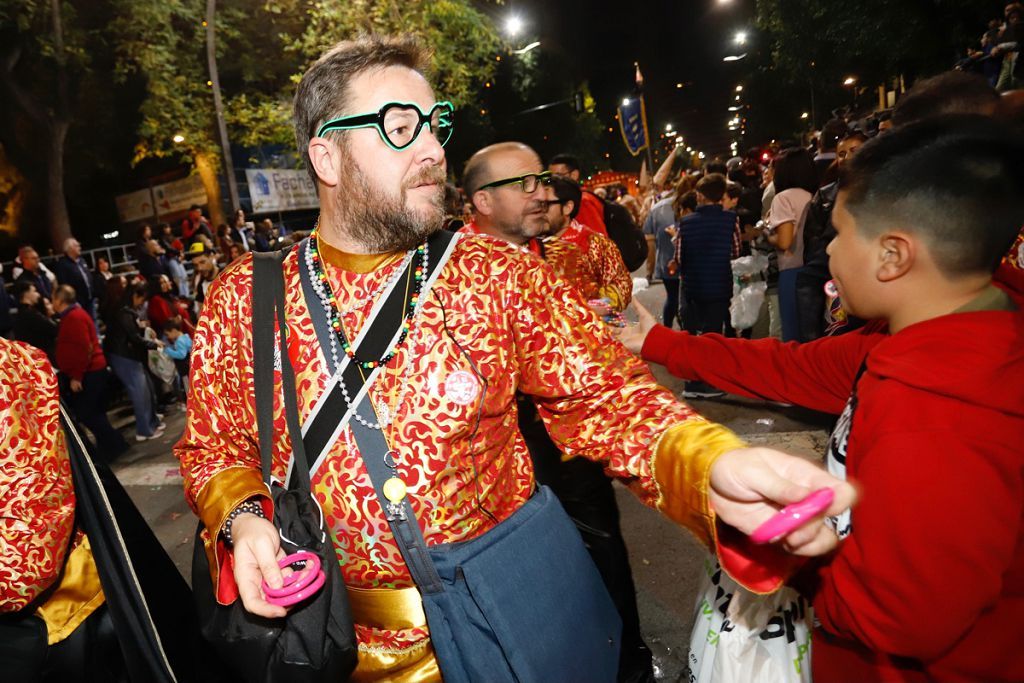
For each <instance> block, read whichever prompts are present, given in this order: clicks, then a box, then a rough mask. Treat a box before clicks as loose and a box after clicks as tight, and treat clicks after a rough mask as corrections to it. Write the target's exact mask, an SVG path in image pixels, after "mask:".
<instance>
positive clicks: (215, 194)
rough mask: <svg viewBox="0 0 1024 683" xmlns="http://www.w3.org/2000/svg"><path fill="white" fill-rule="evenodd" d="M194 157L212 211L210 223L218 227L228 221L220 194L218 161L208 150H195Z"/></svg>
mask: <svg viewBox="0 0 1024 683" xmlns="http://www.w3.org/2000/svg"><path fill="white" fill-rule="evenodd" d="M192 158H193V159H195V162H196V171H197V172H198V173H199V178H200V180H202V181H203V189H204V190H206V202H207V205H208V209H209V211H210V223H211V224H212V225H213V227H214V228H216V227H217V226H218V225H220V224H221V223H227V221H226V220H225V219H224V205H223V202H222V200H221V196H220V183H218V182H217V161H216V159H212V158H211V157H210V155H209V154H208V153H206V152H193V153H192Z"/></svg>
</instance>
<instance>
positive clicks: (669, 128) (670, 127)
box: [665, 123, 672, 133]
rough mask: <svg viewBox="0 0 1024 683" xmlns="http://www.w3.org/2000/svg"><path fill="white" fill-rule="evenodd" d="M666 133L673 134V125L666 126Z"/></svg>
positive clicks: (667, 124)
mask: <svg viewBox="0 0 1024 683" xmlns="http://www.w3.org/2000/svg"><path fill="white" fill-rule="evenodd" d="M665 132H666V133H671V132H672V124H671V123H666V124H665Z"/></svg>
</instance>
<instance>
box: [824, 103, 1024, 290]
mask: <svg viewBox="0 0 1024 683" xmlns="http://www.w3.org/2000/svg"><path fill="white" fill-rule="evenodd" d="M1021 188H1024V138H1022V137H1021V136H1020V135H1019V134H1017V133H1015V132H1013V131H1012V130H1011V129H1009V128H1007V127H1005V126H1004V125H1002V124H1000V123H998V122H996V121H994V120H992V119H991V118H988V117H985V116H971V115H950V116H942V117H933V118H930V119H926V120H924V121H921V122H919V123H915V124H911V125H908V126H905V127H903V128H895V129H893V131H891V132H890V133H888V134H887V135H882V136H879V137H877V138H875V139H873V140H870V141H868V142H867V143H865V144H864V145H863V146H862V147H861V148H860V149H859V150H857V154H855V155H854V156H853V157H852V158H851V159H850V161H849V162H847V163H846V164H844V165H843V167H842V169H841V171H840V179H839V189H840V191H841V192H843V194H844V196H845V202H846V208H847V210H848V211H849V212H850V213H851V214H852V215H853V216H854V217H855V218H856V219H857V229H858V230H859V231H861V232H863V233H865V234H867V235H878V234H879V233H881V232H882V231H883V230H884V229H885V228H886V227H887V226H898V227H900V228H902V229H906V230H909V231H912V232H914V233H916V234H919V235H921V236H922V237H923V238H924V240H925V241H926V243H927V245H928V248H929V251H930V253H931V255H932V257H933V258H934V259H935V262H936V264H937V265H938V267H939V268H940V269H941V270H942V271H943V272H944V273H945V274H947V275H952V276H956V275H964V274H971V273H981V272H988V273H991V272H993V271H994V270H995V269H996V267H997V266H998V265H999V262H1000V260H1001V259H1002V257H1003V255H1004V254H1005V253H1006V251H1007V250H1008V249H1009V248H1010V245H1011V244H1013V241H1014V239H1016V237H1017V235H1018V233H1019V231H1020V228H1021V225H1024V192H1022V191H1021Z"/></svg>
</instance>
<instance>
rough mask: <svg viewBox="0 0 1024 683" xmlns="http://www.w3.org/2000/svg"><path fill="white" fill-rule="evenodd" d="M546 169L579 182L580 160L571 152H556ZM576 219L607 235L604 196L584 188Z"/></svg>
mask: <svg viewBox="0 0 1024 683" xmlns="http://www.w3.org/2000/svg"><path fill="white" fill-rule="evenodd" d="M548 170H549V171H551V172H552V173H553V174H555V175H560V176H564V177H566V178H569V179H571V180H573V181H574V182H576V183H579V182H580V160H579V159H578V158H577V157H575V156H573V155H572V154H556V155H555V156H553V157H551V160H550V161H549V162H548ZM606 194H607V193H606ZM576 220H578V221H579V222H580V223H582V224H583V225H585V226H587V227H588V228H590V229H591V230H593V231H594V232H596V233H598V234H600V235H604V236H605V237H607V236H608V228H607V227H606V226H605V224H604V197H603V196H600V197H599V196H598V195H597V194H596V193H594V192H589V191H586V190H584V192H583V199H582V200H581V201H580V210H579V214H578V215H577V216H576Z"/></svg>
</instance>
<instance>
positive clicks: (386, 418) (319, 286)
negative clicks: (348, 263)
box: [305, 240, 430, 431]
mask: <svg viewBox="0 0 1024 683" xmlns="http://www.w3.org/2000/svg"><path fill="white" fill-rule="evenodd" d="M414 252H415V250H414V249H413V250H410V251H409V252H408V253H407V254H406V256H405V259H403V261H402V266H400V267H398V268H396V269H395V272H394V273H392V275H391V276H390V277H389V278H388V279H387V280H386V281H385V282H384V284H383V285H381V286H379V287H378V288H377V289H376V290H375V291H374V292H373V293H372V294H371V295H368V296H366V297H363V298H362V300H361V303H360V304H359V305H358V306H357V307H355V308H349V309H346V311H347V312H351V311H352V310H358V308H359V307H361V306H365V305H366V303H367V302H368V301H369V300H370V299H373V298H376V297H377V296H378V295H379V294H380V293H381V292H382V291H386V290H387V289H388V287H389V286H390V284H391V283H392V282H394V281H395V280H397V279H398V277H400V276H401V274H402V273H403V272H405V270H406V267H407V266H408V264H409V261H410V260H411V259H412V256H413V253H414ZM305 258H306V266H307V268H308V272H309V273H310V275H312V274H313V272H314V268H313V249H312V245H311V243H310V242H309V241H308V240H307V242H306V254H305ZM321 264H323V266H322V267H323V268H324V273H325V274H326V272H327V270H326V264H324V262H323V259H321ZM421 267H422V268H423V272H424V273H426V272H428V271H429V269H430V244H429V243H424V245H423V264H422V266H421ZM310 280H311V281H312V283H313V290H314V291H315V292H316V295H317V298H318V299H320V304H321V306H322V307H323V309H324V316H325V317H326V319H327V328H328V330H329V334H328V336H329V337H330V339H331V361H332V362H333V364H334V375H333V376H334V377H336V378H337V379H338V386H339V387H341V395H342V396H343V397H344V399H345V404H346V405H347V406H348V408H349V410H350V411H351V412H352V416H353V417H355V419H356V420H357V421H358V422H359V424H361V425H363V426H364V427H366V428H368V429H376V430H381V431H382V430H383V429H384V428H385V427H390V426H391V423H392V422H394V419H395V417H396V416H397V414H398V409H399V408H400V407H401V405H402V401H403V400H405V395H406V393H408V390H409V375H410V374H411V373H408V372H406V373H404V374H403V376H402V384H401V387H400V388H399V390H398V397H397V399H396V401H395V407H394V409H393V410H392V409H390V408H389V407H388V405H387V402H386V401H385V400H383V399H382V400H380V401H377V404H376V408H377V413H378V417H379V422H370V421H368V420H367V419H366V418H364V417H363V416H362V415H360V414H359V413H358V412H357V411H354V410H352V397H351V396H350V395H349V393H348V387H347V386H345V379H344V378H343V377H342V374H341V372H340V370H341V363H340V361H339V357H338V356H339V354H338V339H337V335H336V334H335V333H334V331H333V330H331V325H330V323H331V304H330V300H329V299H328V297H327V292H326V291H325V290H324V287H323V283H321V282H320V280H319V279H317V278H315V277H310ZM422 309H423V299H420V301H419V303H418V304H417V305H416V310H415V312H414V313H413V317H412V320H411V321H410V325H409V334H408V337H407V339H408V342H409V345H408V348H410V349H411V348H412V347H413V337H414V336H415V333H416V331H417V326H418V324H419V317H420V311H421V310H422ZM339 314H340V312H339ZM339 317H340V315H339ZM410 362H411V357H410ZM367 393H369V388H367Z"/></svg>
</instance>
